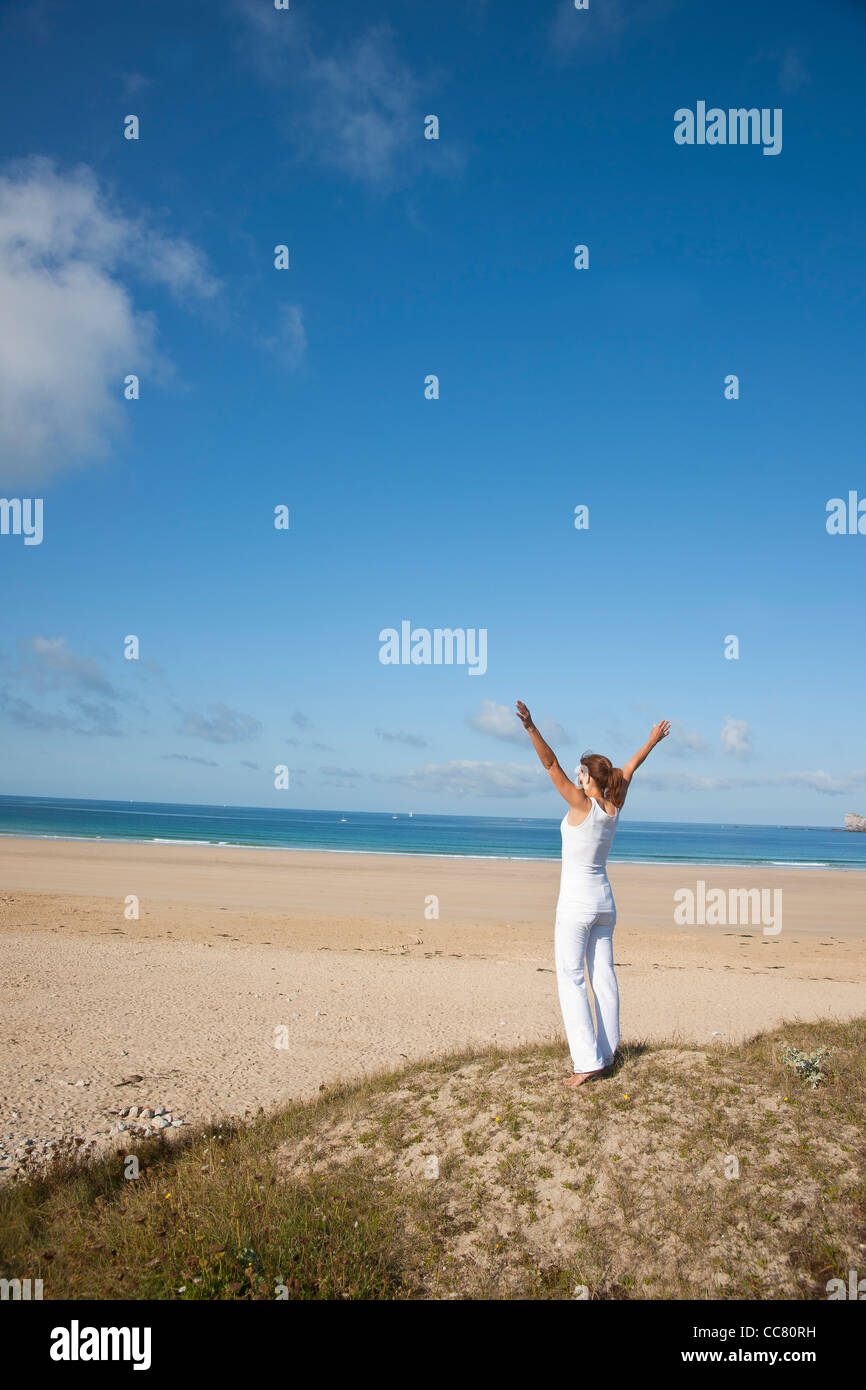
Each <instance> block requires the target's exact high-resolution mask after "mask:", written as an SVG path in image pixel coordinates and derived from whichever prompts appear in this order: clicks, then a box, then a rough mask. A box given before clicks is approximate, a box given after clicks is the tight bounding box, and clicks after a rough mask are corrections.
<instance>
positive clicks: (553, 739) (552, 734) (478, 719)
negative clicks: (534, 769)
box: [466, 700, 572, 744]
mask: <svg viewBox="0 0 866 1390" xmlns="http://www.w3.org/2000/svg"><path fill="white" fill-rule="evenodd" d="M534 722H535V724H536V726H537V728H538V729H539V730H540V731H541V733H542V735H543V737H544V739H545V740H546V741H547V742H548V743H550V744H563V743H566V744H567V743H571V742H572V740H571V738H570V737H569V735H568V734H567V733H566V731H565V729H564V728H563V727H562V725H561V724H560V723H558V722H557V720H555V719H554V718H553V716H552V715H550V714H542V715H539V717H538V719H537V720H535V721H534ZM466 723H467V724H469V725H470V727H471V728H473V729H477V730H478V732H479V733H481V734H489V735H490V737H491V738H501V739H505V740H506V741H507V742H508V743H526V741H527V738H528V735H527V733H526V730H525V729H524V727H523V725H522V724H521V722H520V720H519V719H518V717H517V715H516V713H515V712H514V710H512V709H509V707H508V705H498V704H497V703H496V701H495V700H482V701H481V708H480V709H479V711H478V713H477V714H472V715H467V717H466Z"/></svg>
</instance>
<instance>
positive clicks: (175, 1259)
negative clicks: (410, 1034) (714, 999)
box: [0, 1019, 866, 1300]
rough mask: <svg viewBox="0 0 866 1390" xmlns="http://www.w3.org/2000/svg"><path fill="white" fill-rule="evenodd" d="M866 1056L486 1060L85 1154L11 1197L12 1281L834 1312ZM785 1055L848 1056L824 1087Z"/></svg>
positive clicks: (259, 1293) (847, 1236)
mask: <svg viewBox="0 0 866 1390" xmlns="http://www.w3.org/2000/svg"><path fill="white" fill-rule="evenodd" d="M864 1043H866V1019H857V1020H854V1021H851V1022H846V1023H837V1022H822V1023H816V1024H808V1025H806V1024H792V1025H789V1026H785V1027H782V1028H780V1029H778V1030H776V1031H774V1032H773V1033H770V1034H765V1035H761V1036H759V1037H757V1038H754V1039H752V1040H750V1041H749V1042H747V1043H744V1044H743V1045H742V1046H730V1047H719V1048H714V1049H713V1050H711V1051H700V1050H698V1049H691V1048H688V1047H684V1046H682V1044H680V1043H676V1044H673V1043H671V1044H653V1045H647V1044H639V1043H635V1044H628V1045H623V1046H622V1047H621V1048H620V1049H619V1051H618V1054H617V1060H616V1063H615V1066H614V1067H613V1068H612V1070H611V1072H609V1073H608V1074H607V1075H606V1076H605V1077H603V1078H600V1079H597V1080H594V1081H592V1082H589V1083H587V1084H586V1085H585V1086H583V1087H580V1088H578V1089H577V1090H576V1091H568V1090H567V1089H566V1088H564V1087H562V1085H561V1080H562V1078H563V1077H564V1076H565V1075H566V1074H567V1071H568V1065H567V1058H566V1054H565V1051H564V1049H563V1048H562V1047H561V1046H559V1045H553V1044H551V1045H549V1046H546V1047H544V1046H542V1047H539V1046H529V1047H523V1048H519V1049H517V1050H514V1051H508V1052H507V1051H503V1050H501V1049H499V1048H496V1047H493V1048H490V1049H488V1050H486V1051H484V1052H483V1053H480V1054H479V1053H472V1052H470V1051H468V1050H466V1051H463V1052H460V1053H453V1054H450V1055H449V1056H447V1057H443V1058H441V1059H438V1060H436V1061H435V1062H432V1063H429V1062H428V1063H419V1064H415V1065H412V1066H409V1067H407V1068H405V1069H403V1070H402V1071H399V1072H393V1073H387V1074H385V1073H383V1074H381V1075H379V1076H376V1077H373V1078H370V1079H366V1080H364V1081H363V1082H360V1083H357V1084H345V1085H339V1086H335V1087H332V1088H331V1089H330V1090H328V1091H325V1092H323V1093H321V1094H320V1095H319V1096H318V1097H317V1098H316V1099H315V1100H314V1101H311V1102H308V1103H297V1104H293V1105H290V1106H288V1107H286V1108H285V1109H283V1110H281V1111H279V1112H276V1113H272V1114H270V1115H259V1116H258V1117H257V1118H255V1119H254V1120H252V1121H247V1122H233V1123H230V1124H229V1123H226V1124H223V1125H222V1126H219V1127H216V1128H213V1127H210V1128H200V1129H198V1130H192V1129H191V1130H190V1132H189V1133H188V1134H184V1135H183V1136H182V1137H181V1138H179V1139H178V1140H177V1141H176V1142H174V1143H172V1144H170V1145H169V1144H168V1143H166V1142H164V1141H162V1140H157V1139H152V1140H147V1141H144V1142H142V1143H141V1144H140V1145H139V1146H138V1147H137V1148H136V1149H135V1154H136V1155H137V1157H138V1161H139V1166H140V1175H139V1176H138V1177H135V1178H130V1177H128V1176H125V1171H126V1170H127V1165H128V1159H125V1158H124V1156H122V1155H117V1156H112V1157H110V1158H107V1159H102V1160H99V1161H92V1160H91V1161H82V1159H81V1157H80V1150H79V1149H78V1148H77V1146H76V1145H75V1144H74V1143H70V1144H69V1145H68V1146H67V1147H66V1149H65V1151H64V1152H63V1153H61V1154H60V1155H59V1156H58V1157H57V1158H56V1159H55V1161H54V1162H53V1164H52V1165H51V1166H50V1167H49V1168H46V1169H44V1170H34V1171H31V1172H30V1173H28V1174H27V1175H25V1176H24V1177H23V1178H21V1179H20V1180H17V1181H15V1182H12V1183H7V1184H6V1185H5V1186H3V1187H0V1274H2V1275H3V1276H5V1277H7V1278H13V1277H18V1278H22V1279H23V1278H31V1279H34V1278H40V1279H42V1280H43V1281H44V1296H45V1297H46V1298H95V1299H112V1298H124V1299H127V1298H134V1299H169V1298H184V1299H208V1300H212V1299H229V1300H231V1299H274V1298H276V1297H278V1296H288V1297H291V1298H296V1299H297V1298H300V1299H428V1298H449V1297H475V1298H506V1299H508V1298H530V1299H536V1298H539V1299H547V1298H554V1299H559V1298H573V1297H575V1289H576V1288H577V1286H580V1285H584V1286H586V1288H588V1290H589V1295H590V1297H591V1298H607V1299H634V1298H744V1297H749V1298H760V1299H767V1298H774V1297H780V1298H793V1299H810V1298H824V1297H826V1282H827V1280H828V1279H830V1278H832V1277H842V1278H845V1279H847V1271H848V1269H849V1268H854V1269H858V1268H859V1269H861V1271H863V1272H866V1143H864V1137H863V1135H864V1124H863V1122H864V1108H866V1107H864V1099H866V1048H864ZM786 1047H794V1048H797V1049H799V1050H801V1051H803V1052H807V1053H814V1052H815V1050H816V1049H817V1048H819V1047H827V1048H829V1049H830V1052H829V1054H828V1055H825V1056H823V1060H822V1070H823V1073H824V1078H823V1080H822V1081H821V1082H820V1084H819V1085H818V1086H812V1085H811V1084H810V1079H809V1077H806V1078H803V1077H801V1076H798V1075H797V1074H795V1073H794V1072H793V1071H792V1070H791V1068H790V1067H789V1066H786V1065H785V1062H784V1055H785V1048H786ZM626 1097H628V1099H626ZM431 1154H435V1155H436V1157H437V1160H438V1178H435V1179H433V1180H430V1179H429V1178H428V1177H426V1176H425V1173H424V1165H425V1162H426V1160H427V1156H428V1155H431ZM732 1158H733V1159H735V1160H736V1162H737V1163H738V1165H739V1177H737V1178H735V1179H730V1178H727V1177H726V1176H725V1165H726V1163H727V1164H730V1162H731V1160H732Z"/></svg>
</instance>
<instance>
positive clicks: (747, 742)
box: [720, 714, 752, 758]
mask: <svg viewBox="0 0 866 1390" xmlns="http://www.w3.org/2000/svg"><path fill="white" fill-rule="evenodd" d="M720 737H721V740H722V748H723V749H724V751H725V752H726V753H730V754H731V756H732V757H734V758H750V757H751V756H752V742H751V740H752V735H751V731H750V729H749V725H748V723H747V722H746V720H745V719H734V718H733V716H732V715H730V714H728V715H726V716H725V722H724V724H723V725H722V732H721V735H720Z"/></svg>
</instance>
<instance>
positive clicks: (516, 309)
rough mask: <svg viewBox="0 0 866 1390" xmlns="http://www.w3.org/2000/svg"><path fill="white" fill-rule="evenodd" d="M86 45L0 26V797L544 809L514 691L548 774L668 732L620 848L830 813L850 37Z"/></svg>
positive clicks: (207, 37)
mask: <svg viewBox="0 0 866 1390" xmlns="http://www.w3.org/2000/svg"><path fill="white" fill-rule="evenodd" d="M87 13H88V20H87V23H86V24H85V23H84V22H83V19H82V17H81V11H80V10H78V9H77V8H75V7H71V6H68V5H61V4H56V5H55V4H51V3H40V4H31V5H29V6H28V5H21V6H18V7H17V8H16V9H15V10H14V11H13V12H12V13H11V14H9V13H7V15H6V16H5V17H4V18H3V19H2V20H0V39H2V45H0V50H2V54H3V57H2V60H0V61H2V72H3V81H2V84H0V122H2V129H3V132H4V139H3V146H2V148H3V158H2V160H0V309H2V320H3V324H4V332H3V334H2V339H3V341H2V345H0V470H2V471H0V489H2V495H3V496H5V497H7V498H42V499H43V506H44V522H43V526H44V534H43V540H42V543H41V544H39V545H31V546H25V545H24V543H23V537H22V536H20V535H14V534H9V535H2V536H0V574H2V586H3V592H4V595H5V596H6V600H5V602H4V604H3V614H2V629H0V720H2V726H0V727H2V731H3V744H4V750H5V752H4V759H3V777H2V783H0V785H2V790H3V791H5V792H7V793H12V794H16V793H17V794H29V795H65V796H81V797H88V796H90V797H106V798H120V799H148V800H165V801H191V802H220V803H222V802H228V803H234V804H246V805H262V806H278V805H281V804H285V805H292V806H309V807H321V808H325V807H341V808H344V807H351V808H353V809H369V810H376V809H387V810H393V811H400V810H406V809H414V810H416V811H435V812H454V813H467V814H475V813H492V814H502V815H551V814H556V813H557V806H558V804H559V801H558V798H557V797H556V794H555V793H554V792H553V791H552V790H551V789H550V787H549V784H548V782H547V779H546V778H545V777H544V775H543V773H541V772H540V771H539V769H538V765H537V761H536V760H535V758H534V754H533V753H532V750H531V747H530V745H529V742H528V739H527V738H526V736H525V735H524V734H523V733H522V731H521V729H520V727H519V725H518V723H517V720H516V719H513V727H512V723H511V720H512V716H511V715H510V713H509V712H510V711H511V710H513V707H514V702H515V700H516V699H518V698H519V699H523V700H525V701H526V702H527V704H528V705H529V706H530V708H531V710H532V712H533V715H534V717H535V718H536V721H537V722H538V723H539V726H540V727H541V728H542V730H543V731H544V730H546V731H548V733H549V736H550V737H551V741H552V742H553V744H554V747H555V748H556V750H557V752H558V753H559V756H560V760H561V762H562V763H563V766H565V767H566V768H568V769H572V768H573V767H574V766H575V764H576V763H577V761H578V760H579V756H580V753H581V752H582V750H583V749H585V748H592V749H595V750H597V751H601V752H605V753H607V754H608V755H609V756H610V757H611V758H612V759H613V760H614V762H616V763H622V762H623V761H624V760H625V759H626V758H627V757H628V756H629V755H630V754H631V753H633V752H634V751H635V749H636V748H637V747H638V746H639V745H640V744H641V743H642V742H643V740H644V738H645V737H646V734H647V732H648V730H649V728H650V726H651V725H652V723H653V722H654V721H655V720H657V719H659V718H663V717H664V718H668V719H671V720H672V721H673V722H674V732H673V734H672V735H671V737H670V738H669V739H668V740H667V741H666V743H665V744H664V745H663V746H662V747H661V749H659V750H658V751H657V752H656V753H655V754H654V755H653V759H652V761H651V763H650V764H649V765H648V766H647V767H646V768H645V769H644V771H643V773H642V774H641V780H640V783H639V784H638V782H636V783H635V788H634V791H633V792H632V795H631V798H630V803H629V804H630V810H631V814H632V815H634V816H636V817H640V818H642V819H659V820H698V821H700V820H705V821H706V820H710V821H735V822H745V821H754V822H761V821H771V822H777V821H782V822H784V823H803V824H840V823H841V819H842V816H843V815H844V813H845V812H846V811H848V810H859V811H866V752H864V740H863V716H862V703H863V701H862V690H863V688H864V684H866V661H864V643H863V620H862V613H863V579H864V558H866V535H860V534H856V535H844V536H839V535H829V534H828V532H827V529H826V516H827V513H826V507H827V503H828V501H829V500H830V499H831V498H834V497H843V498H846V499H847V496H848V493H849V491H851V490H859V496H860V497H864V498H866V468H864V463H863V457H864V451H863V433H864V430H863V414H864V405H863V402H864V399H866V392H864V390H863V381H864V376H866V346H864V335H863V307H864V288H866V266H864V261H863V256H862V229H863V225H864V165H863V159H862V121H863V113H862V98H861V96H860V92H861V90H862V63H863V56H864V44H866V9H864V7H863V6H861V5H855V4H853V3H842V0H828V3H826V4H825V5H823V6H822V8H821V23H820V25H819V24H816V22H815V15H816V11H815V9H814V6H812V5H808V6H807V5H806V4H805V3H799V0H794V3H786V4H784V5H783V4H776V3H772V4H767V5H762V6H760V7H755V6H753V5H749V4H746V3H735V4H730V5H727V6H725V7H724V10H723V11H722V10H719V9H718V7H716V8H715V9H712V10H707V9H706V8H705V7H703V6H693V5H687V4H684V3H683V4H677V3H673V0H671V3H664V0H645V3H637V4H634V5H627V4H624V3H618V0H616V2H614V0H610V2H609V3H603V2H602V0H591V4H590V8H589V10H587V11H575V9H574V7H573V4H572V3H564V0H563V2H562V3H557V4H547V3H540V4H537V5H533V6H527V5H524V4H516V3H499V4H496V5H492V4H485V3H481V2H480V0H479V2H478V3H470V0H461V3H441V4H438V5H437V6H436V7H435V9H432V10H431V9H430V8H429V7H427V6H421V5H418V4H409V3H403V4H398V3H391V4H382V5H373V6H370V5H363V6H359V5H357V4H354V5H350V4H332V5H328V6H322V5H315V4H303V3H300V2H299V0H292V3H291V8H290V10H289V11H276V10H275V9H274V8H273V4H272V3H271V4H269V3H266V2H265V0H235V2H234V3H232V2H231V0H213V3H207V4H204V3H196V2H195V0H190V3H186V4H184V5H183V6H182V7H177V6H175V5H173V4H166V3H159V2H158V0H155V2H154V3H148V5H147V6H146V7H145V6H140V7H133V8H130V7H128V6H117V5H113V4H112V5H109V4H99V3H97V4H92V5H90V6H88V10H87ZM699 100H703V101H706V102H707V104H708V106H718V107H721V108H723V109H728V108H734V107H741V106H742V107H749V108H751V107H756V108H759V109H762V108H768V109H776V108H781V110H782V112H783V127H782V129H783V147H782V150H781V153H779V154H778V155H776V156H769V157H768V156H765V155H764V154H763V153H762V149H761V147H760V146H751V145H750V146H737V145H728V146H716V147H711V146H707V145H704V146H697V145H695V146H680V145H677V144H676V143H675V141H674V138H673V132H674V112H675V111H676V110H677V109H679V108H682V107H689V108H692V109H694V108H695V107H696V104H697V102H698V101H699ZM130 114H132V115H136V116H137V117H138V118H139V123H140V131H139V139H138V140H127V139H125V138H124V134H123V131H124V118H125V117H126V116H128V115H130ZM430 114H435V115H437V116H438V118H439V123H440V128H439V139H438V141H434V140H425V139H424V118H425V116H427V115H430ZM279 244H285V245H287V246H288V247H289V256H290V268H289V269H288V270H285V271H283V270H276V269H275V268H274V248H275V246H277V245H279ZM577 244H585V245H587V246H588V247H589V257H590V264H589V268H588V269H587V270H576V269H575V268H574V265H573V248H574V247H575V245H577ZM129 373H135V374H137V375H138V376H139V378H140V399H138V400H134V401H127V400H124V398H123V383H124V378H125V377H126V376H127V374H129ZM729 373H735V374H736V375H737V376H738V378H739V382H740V396H739V399H737V400H726V399H725V396H724V382H725V377H726V376H727V375H728V374H729ZM429 374H435V375H436V376H437V377H438V378H439V383H440V388H439V390H440V394H439V399H436V400H428V399H425V390H424V384H425V379H426V378H427V377H428V375H429ZM280 504H283V505H285V506H286V507H288V508H289V511H290V527H289V529H288V530H286V531H278V530H276V529H275V528H274V525H273V515H274V508H275V507H276V506H278V505H280ZM579 504H583V505H585V506H587V507H588V508H589V527H588V529H586V530H582V531H578V530H576V529H575V526H574V509H575V507H576V506H578V505H579ZM864 524H866V523H864ZM405 619H408V620H409V621H411V623H412V624H413V627H417V628H426V629H429V630H433V629H435V628H461V629H476V630H477V629H480V628H483V629H485V630H486V632H487V669H486V671H485V672H484V674H483V675H477V676H473V675H470V674H469V671H468V669H467V667H466V666H459V665H452V666H445V665H441V666H436V665H414V666H413V665H408V666H403V665H400V666H388V665H383V664H382V663H381V662H380V661H379V650H380V642H379V633H380V631H382V630H383V629H386V628H391V627H393V628H399V626H400V623H401V621H403V620H405ZM128 634H135V635H136V636H137V637H138V638H139V641H140V658H141V659H140V660H138V661H128V660H125V659H124V645H123V644H124V638H125V637H126V636H127V635H128ZM729 634H734V635H736V636H737V637H738V639H739V644H740V654H739V659H738V660H726V659H725V655H724V649H725V638H726V637H727V636H728V635H729ZM281 764H285V765H286V766H287V767H288V768H289V770H290V785H289V788H288V790H279V791H278V790H276V789H275V787H274V768H275V767H276V766H278V765H281Z"/></svg>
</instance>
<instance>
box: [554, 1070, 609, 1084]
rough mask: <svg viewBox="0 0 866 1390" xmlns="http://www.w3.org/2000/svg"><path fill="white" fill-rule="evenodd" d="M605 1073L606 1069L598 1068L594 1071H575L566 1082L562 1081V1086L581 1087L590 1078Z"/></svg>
mask: <svg viewBox="0 0 866 1390" xmlns="http://www.w3.org/2000/svg"><path fill="white" fill-rule="evenodd" d="M603 1071H607V1068H606V1067H598V1068H597V1069H596V1070H595V1071H576V1072H575V1073H574V1075H573V1076H570V1077H569V1078H568V1080H567V1081H563V1083H562V1084H563V1086H582V1085H583V1083H584V1081H586V1080H587V1079H588V1078H589V1077H590V1076H598V1075H599V1073H600V1072H603Z"/></svg>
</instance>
